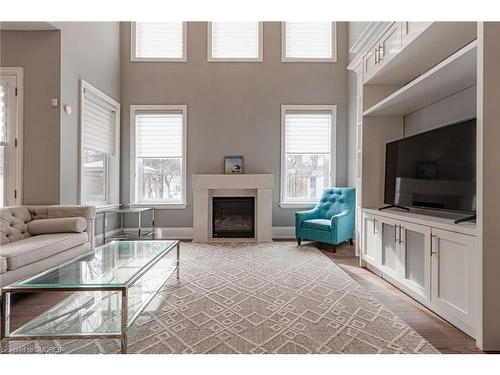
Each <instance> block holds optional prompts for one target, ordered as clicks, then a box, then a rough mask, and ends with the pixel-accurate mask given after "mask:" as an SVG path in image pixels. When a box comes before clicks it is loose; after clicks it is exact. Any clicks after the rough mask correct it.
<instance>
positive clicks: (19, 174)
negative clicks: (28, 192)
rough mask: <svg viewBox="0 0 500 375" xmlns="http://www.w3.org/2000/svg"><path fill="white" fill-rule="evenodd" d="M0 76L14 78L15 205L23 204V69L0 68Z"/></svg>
mask: <svg viewBox="0 0 500 375" xmlns="http://www.w3.org/2000/svg"><path fill="white" fill-rule="evenodd" d="M0 75H13V76H15V77H16V87H17V96H16V98H17V103H16V110H17V113H16V138H17V148H16V181H15V189H16V191H17V197H16V199H15V203H16V205H22V204H23V195H24V194H23V171H24V168H23V165H24V164H23V163H24V162H23V145H24V136H23V135H24V68H22V67H0Z"/></svg>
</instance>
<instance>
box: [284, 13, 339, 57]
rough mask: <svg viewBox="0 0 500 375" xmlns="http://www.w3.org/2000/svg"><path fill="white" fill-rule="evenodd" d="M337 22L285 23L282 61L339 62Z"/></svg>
mask: <svg viewBox="0 0 500 375" xmlns="http://www.w3.org/2000/svg"><path fill="white" fill-rule="evenodd" d="M336 44H337V43H336V23H335V22H283V24H282V61H284V62H300V61H305V62H306V61H310V62H314V61H318V62H321V61H325V62H335V61H337V52H336V49H337V48H336Z"/></svg>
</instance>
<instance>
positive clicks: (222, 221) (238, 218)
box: [212, 197, 255, 238]
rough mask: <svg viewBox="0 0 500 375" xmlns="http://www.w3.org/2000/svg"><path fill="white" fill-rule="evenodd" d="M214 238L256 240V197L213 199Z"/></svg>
mask: <svg viewBox="0 0 500 375" xmlns="http://www.w3.org/2000/svg"><path fill="white" fill-rule="evenodd" d="M212 237H213V238H254V237H255V198H254V197H212Z"/></svg>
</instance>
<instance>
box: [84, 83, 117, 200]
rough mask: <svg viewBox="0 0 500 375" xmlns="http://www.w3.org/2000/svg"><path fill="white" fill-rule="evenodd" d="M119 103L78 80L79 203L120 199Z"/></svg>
mask: <svg viewBox="0 0 500 375" xmlns="http://www.w3.org/2000/svg"><path fill="white" fill-rule="evenodd" d="M119 124H120V104H119V103H117V102H116V101H114V100H113V99H112V98H110V97H108V96H107V95H106V94H104V93H103V92H101V91H99V90H98V89H96V88H95V87H93V86H92V85H90V84H89V83H87V82H85V81H83V80H82V81H81V153H80V165H81V168H80V203H82V204H89V205H94V206H107V205H116V204H118V203H119V194H120V191H119V178H118V177H119V167H120V164H119V162H120V155H119V149H120V146H119V141H120V133H119V132H120V125H119Z"/></svg>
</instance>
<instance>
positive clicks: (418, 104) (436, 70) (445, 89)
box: [363, 41, 477, 116]
mask: <svg viewBox="0 0 500 375" xmlns="http://www.w3.org/2000/svg"><path fill="white" fill-rule="evenodd" d="M476 50H477V41H473V42H471V43H469V44H468V45H467V46H465V47H463V48H462V49H461V50H459V51H457V52H455V53H454V54H453V55H451V56H450V57H448V58H447V59H445V60H443V61H442V62H440V63H439V64H437V65H436V66H434V67H433V68H432V69H430V70H429V71H427V72H425V73H424V74H422V75H421V76H419V77H417V78H415V79H414V80H413V81H411V82H410V83H408V84H407V85H405V86H403V87H402V88H401V89H399V90H398V91H396V92H395V93H393V94H392V95H390V96H388V97H387V98H385V99H383V100H382V101H380V102H378V103H377V104H375V105H374V106H372V107H371V108H369V109H367V110H366V111H365V112H364V113H363V115H364V116H403V115H406V114H408V113H411V112H414V111H416V110H419V109H421V108H423V107H426V106H428V105H430V104H432V103H435V102H438V101H439V100H441V99H444V98H446V97H448V96H450V95H452V94H455V93H457V92H459V91H461V90H464V89H466V88H468V87H471V86H473V85H475V84H476V82H477V53H476Z"/></svg>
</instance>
